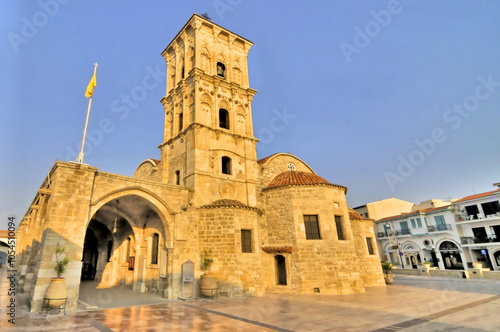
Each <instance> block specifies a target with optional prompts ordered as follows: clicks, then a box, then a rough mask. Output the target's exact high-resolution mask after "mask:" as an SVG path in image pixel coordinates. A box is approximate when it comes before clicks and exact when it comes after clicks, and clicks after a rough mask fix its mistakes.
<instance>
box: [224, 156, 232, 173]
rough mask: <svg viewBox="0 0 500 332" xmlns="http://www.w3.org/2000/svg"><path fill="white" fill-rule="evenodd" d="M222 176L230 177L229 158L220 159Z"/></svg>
mask: <svg viewBox="0 0 500 332" xmlns="http://www.w3.org/2000/svg"><path fill="white" fill-rule="evenodd" d="M222 174H229V175H231V158H229V157H222Z"/></svg>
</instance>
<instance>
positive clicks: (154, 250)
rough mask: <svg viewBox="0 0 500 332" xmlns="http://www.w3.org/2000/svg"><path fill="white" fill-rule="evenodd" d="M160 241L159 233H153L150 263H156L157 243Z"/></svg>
mask: <svg viewBox="0 0 500 332" xmlns="http://www.w3.org/2000/svg"><path fill="white" fill-rule="evenodd" d="M159 242H160V235H158V233H155V234H153V241H152V243H151V264H158V244H159Z"/></svg>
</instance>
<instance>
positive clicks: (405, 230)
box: [377, 229, 411, 239]
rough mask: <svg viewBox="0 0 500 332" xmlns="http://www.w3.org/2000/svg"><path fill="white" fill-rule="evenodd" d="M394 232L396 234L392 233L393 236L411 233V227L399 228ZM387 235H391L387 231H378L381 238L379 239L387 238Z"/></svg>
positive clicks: (378, 236)
mask: <svg viewBox="0 0 500 332" xmlns="http://www.w3.org/2000/svg"><path fill="white" fill-rule="evenodd" d="M392 233H393V234H394V235H393V234H391V236H403V235H411V230H410V229H402V230H400V231H398V230H396V231H392ZM387 237H389V235H388V234H387V232H378V233H377V238H379V239H382V238H387Z"/></svg>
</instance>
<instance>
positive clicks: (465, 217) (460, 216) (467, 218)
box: [457, 212, 500, 221]
mask: <svg viewBox="0 0 500 332" xmlns="http://www.w3.org/2000/svg"><path fill="white" fill-rule="evenodd" d="M497 218H500V212H496V213H494V214H488V215H486V216H484V215H483V214H481V213H479V214H457V220H458V221H471V220H482V219H497Z"/></svg>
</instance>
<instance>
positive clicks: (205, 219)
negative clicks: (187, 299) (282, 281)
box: [195, 207, 263, 296]
mask: <svg viewBox="0 0 500 332" xmlns="http://www.w3.org/2000/svg"><path fill="white" fill-rule="evenodd" d="M258 220H259V213H258V211H257V210H256V209H246V208H228V207H222V208H206V209H200V210H199V222H198V225H199V226H198V248H199V254H200V255H201V254H202V253H203V251H204V250H208V249H211V250H212V252H213V258H214V264H213V267H212V269H211V271H212V272H214V273H215V274H216V275H217V280H218V284H219V294H220V295H221V296H239V295H245V294H246V295H262V294H263V280H262V273H261V266H260V264H259V263H258V262H259V261H260V259H261V249H260V245H259V244H260V238H259V234H260V232H259V223H258ZM242 229H244V230H251V232H252V233H251V234H252V252H251V253H243V252H242V248H241V230H242ZM198 257H200V256H198ZM199 265H200V261H199V260H198V261H195V266H196V267H198V266H199ZM200 273H201V271H200Z"/></svg>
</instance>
